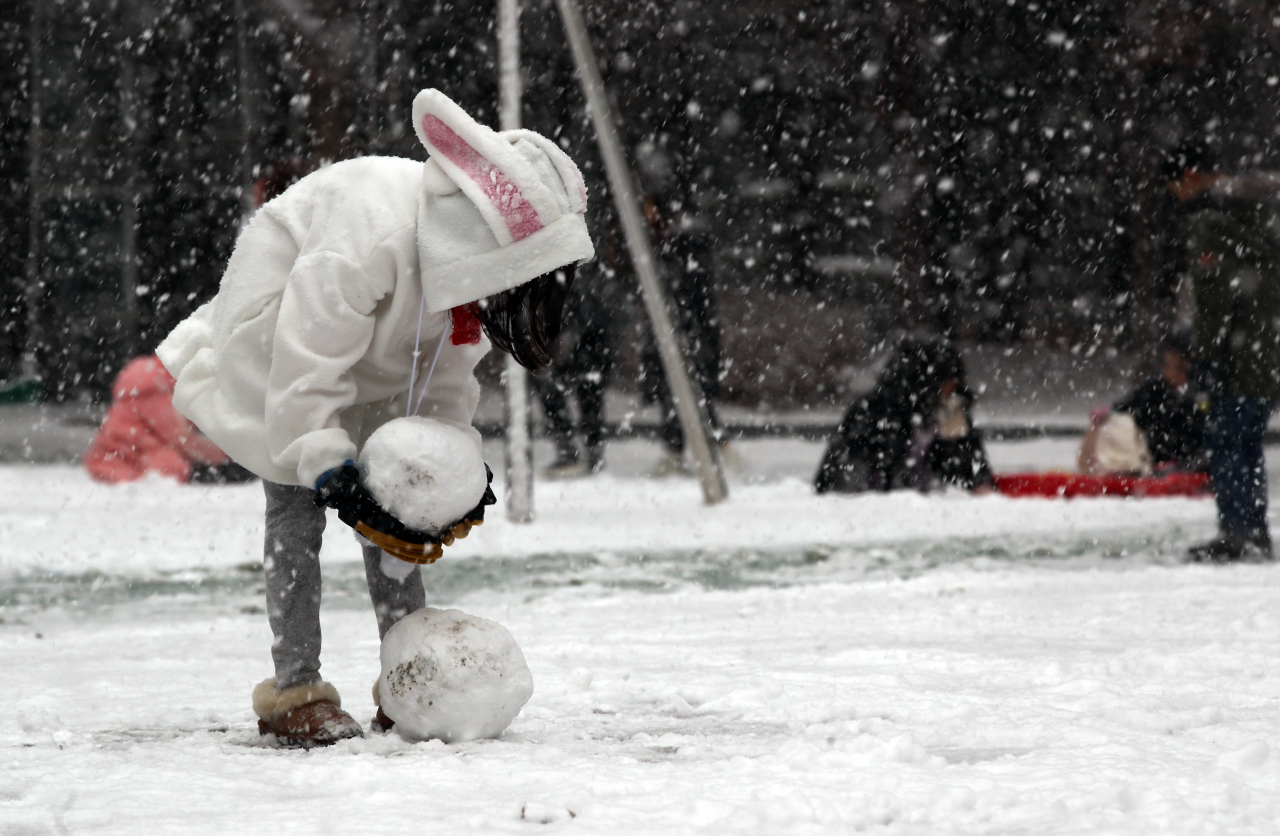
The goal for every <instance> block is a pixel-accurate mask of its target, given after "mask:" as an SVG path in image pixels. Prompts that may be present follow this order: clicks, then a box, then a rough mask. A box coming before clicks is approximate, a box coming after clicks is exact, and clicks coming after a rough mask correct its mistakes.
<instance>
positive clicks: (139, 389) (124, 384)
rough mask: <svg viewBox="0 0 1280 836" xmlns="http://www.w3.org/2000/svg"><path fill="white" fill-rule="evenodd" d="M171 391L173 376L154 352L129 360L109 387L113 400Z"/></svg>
mask: <svg viewBox="0 0 1280 836" xmlns="http://www.w3.org/2000/svg"><path fill="white" fill-rule="evenodd" d="M172 392H173V376H172V375H170V374H169V372H168V371H167V370H166V369H165V367H164V366H163V365H161V363H160V358H158V357H156V356H155V355H154V354H152V355H149V356H146V357H138V358H136V359H134V360H131V361H130V362H129V364H128V365H126V366H125V367H124V369H122V370H121V372H120V374H119V375H117V376H116V379H115V383H114V384H113V385H112V387H111V397H112V398H114V399H115V400H123V399H124V398H144V397H147V396H149V395H168V394H172Z"/></svg>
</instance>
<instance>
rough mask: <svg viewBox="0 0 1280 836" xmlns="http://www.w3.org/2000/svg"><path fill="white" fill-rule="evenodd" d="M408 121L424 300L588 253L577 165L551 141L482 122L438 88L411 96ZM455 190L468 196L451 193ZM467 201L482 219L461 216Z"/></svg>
mask: <svg viewBox="0 0 1280 836" xmlns="http://www.w3.org/2000/svg"><path fill="white" fill-rule="evenodd" d="M413 126H414V129H415V130H416V131H417V133H418V139H419V140H421V141H422V144H423V145H424V146H426V148H427V151H428V152H429V153H430V154H431V159H430V160H429V161H428V162H427V165H426V170H425V172H424V177H423V192H424V198H423V203H422V208H421V210H420V215H421V217H420V218H419V224H418V247H419V252H420V256H421V269H422V284H423V291H424V293H425V295H426V303H427V307H428V309H429V310H432V311H442V310H446V309H448V308H451V307H454V306H455V305H462V304H466V303H467V302H474V301H475V300H477V299H481V298H484V297H485V296H490V295H492V294H494V293H499V292H501V291H503V290H507V289H509V288H512V287H515V286H517V285H521V284H524V283H525V282H527V281H529V280H531V279H534V278H537V277H538V276H540V275H542V274H544V273H548V272H550V271H552V270H556V269H558V268H560V267H564V266H566V265H568V264H573V263H576V262H579V261H584V260H586V259H589V258H591V257H592V256H593V255H594V254H595V248H594V247H593V246H592V245H591V238H590V236H589V235H588V234H587V225H586V221H585V219H584V214H585V212H586V209H587V189H586V185H585V184H584V183H583V180H582V173H581V172H580V171H578V167H577V166H576V165H574V163H573V160H571V159H569V157H568V155H566V154H565V153H564V152H563V151H561V150H560V148H559V147H557V146H556V144H555V143H554V142H552V141H550V140H549V139H547V138H546V137H544V136H542V135H540V134H537V133H534V132H533V131H502V132H497V131H494V130H492V129H491V128H487V127H485V126H484V125H481V124H479V123H478V122H476V121H475V120H474V119H472V118H471V117H470V116H468V115H467V113H466V112H465V111H464V110H463V109H462V108H460V107H458V105H456V104H454V102H453V101H452V100H450V99H449V97H447V96H445V95H444V94H443V93H441V92H440V91H439V90H423V91H422V92H421V93H419V94H418V95H417V97H416V98H415V99H414V100H413ZM442 175H443V176H442ZM458 192H461V195H459V194H458ZM463 196H465V200H466V202H467V203H469V204H470V206H463V205H462V204H461V203H460V202H459V198H461V197H463ZM472 206H473V207H474V211H478V212H479V216H480V219H482V220H483V227H484V228H483V229H476V228H475V226H476V225H475V224H474V223H468V221H473V220H474V214H473V212H472V211H470V210H471V207H472ZM461 209H466V210H468V211H466V212H465V214H466V215H467V216H469V217H460V216H459V215H460V210H461Z"/></svg>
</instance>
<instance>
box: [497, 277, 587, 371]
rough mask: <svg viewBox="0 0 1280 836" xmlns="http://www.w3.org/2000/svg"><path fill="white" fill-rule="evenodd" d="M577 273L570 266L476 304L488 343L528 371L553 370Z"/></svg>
mask: <svg viewBox="0 0 1280 836" xmlns="http://www.w3.org/2000/svg"><path fill="white" fill-rule="evenodd" d="M574 272H575V269H574V265H572V264H570V265H568V266H566V267H561V268H560V269H558V270H552V271H551V272H550V273H543V274H542V275H541V276H539V277H538V278H536V279H533V280H532V281H527V282H525V283H524V284H522V285H517V286H516V287H513V288H511V289H510V290H504V291H502V292H501V293H495V294H494V295H492V296H488V297H485V298H484V299H481V300H480V301H478V302H476V303H475V312H476V316H478V317H479V318H480V324H481V325H483V326H484V332H485V333H486V334H488V335H489V341H490V342H492V343H493V344H494V345H496V346H497V347H498V348H500V349H502V350H503V351H505V352H507V353H508V354H510V355H511V356H512V357H514V358H516V362H517V363H519V364H520V365H522V366H524V367H525V368H526V369H528V370H529V371H532V372H540V371H542V370H544V369H547V368H550V366H551V359H552V352H553V350H554V349H555V345H556V339H557V338H558V337H559V336H560V323H561V320H562V319H563V316H564V300H565V299H566V298H567V297H568V295H569V287H570V285H572V284H573V276H574Z"/></svg>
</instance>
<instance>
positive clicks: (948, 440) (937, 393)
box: [814, 337, 992, 493]
mask: <svg viewBox="0 0 1280 836" xmlns="http://www.w3.org/2000/svg"><path fill="white" fill-rule="evenodd" d="M972 407H973V393H972V392H971V391H970V390H969V387H968V386H967V385H966V384H965V373H964V362H963V360H961V358H960V354H959V353H958V352H957V351H956V350H955V348H953V347H952V346H951V345H950V344H949V343H947V342H945V341H944V340H940V339H933V340H928V339H917V338H910V337H909V338H907V339H904V340H903V341H902V342H901V343H900V344H899V345H898V348H897V349H896V350H895V351H894V353H893V356H892V357H890V358H889V362H888V364H887V365H886V366H885V368H884V370H883V371H882V372H881V373H880V377H879V379H878V380H877V381H876V385H875V387H874V388H873V389H872V390H871V391H870V392H868V393H866V394H864V395H862V396H861V397H859V398H857V399H856V400H854V402H853V405H852V406H850V407H849V410H848V412H846V413H845V415H844V420H842V421H841V422H840V426H839V428H838V429H837V430H836V433H835V435H834V437H832V439H831V441H830V443H829V444H828V445H827V450H826V453H825V454H824V455H823V457H822V464H821V465H820V466H819V468H818V475H817V477H816V478H815V480H814V487H815V488H816V489H817V491H818V493H826V492H828V491H840V492H842V493H858V492H861V491H888V490H893V489H895V488H915V489H917V490H921V491H927V490H930V489H932V488H935V487H938V486H943V485H955V486H958V487H962V488H965V489H967V490H974V489H982V488H990V487H991V485H992V478H991V466H990V464H988V462H987V454H986V451H985V450H984V449H983V447H982V441H981V440H980V439H979V438H978V437H977V435H976V434H975V433H974V432H973V420H972V416H971V410H972Z"/></svg>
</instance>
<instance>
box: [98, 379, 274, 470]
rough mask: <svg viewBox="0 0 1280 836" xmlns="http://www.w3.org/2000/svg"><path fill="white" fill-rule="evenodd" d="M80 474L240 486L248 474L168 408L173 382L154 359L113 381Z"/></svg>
mask: <svg viewBox="0 0 1280 836" xmlns="http://www.w3.org/2000/svg"><path fill="white" fill-rule="evenodd" d="M84 468H85V470H87V471H88V472H89V475H90V476H92V477H93V478H94V479H95V480H96V481H98V482H107V483H116V482H132V481H134V480H135V479H141V478H142V477H143V476H146V475H147V474H148V473H157V474H159V475H161V476H167V477H169V478H172V479H177V480H178V481H179V482H202V483H212V484H219V483H221V484H225V483H231V482H245V481H248V480H250V479H252V478H254V477H253V474H252V473H250V472H249V471H247V470H245V469H244V468H243V467H241V466H240V465H238V464H236V463H235V462H233V461H231V459H230V458H229V457H228V456H227V454H226V453H224V452H222V450H220V449H219V448H218V445H216V444H214V443H213V442H212V441H210V440H209V439H207V438H205V437H204V436H203V435H201V434H200V431H199V430H197V429H196V427H195V425H194V424H192V423H191V422H190V421H188V420H187V419H186V418H184V417H183V416H182V415H181V414H179V412H178V411H177V410H176V409H174V408H173V376H172V375H170V374H169V372H168V371H166V370H165V367H164V366H162V365H161V364H160V360H159V359H158V358H157V357H156V356H155V355H154V354H152V355H149V356H147V357H138V358H136V359H134V360H133V361H131V362H130V363H129V364H128V365H126V366H125V367H124V369H122V370H121V372H120V374H119V375H117V376H116V380H115V383H114V384H113V385H112V387H111V408H110V409H109V410H108V411H107V417H106V419H105V420H104V421H103V422H102V426H101V427H100V428H99V429H98V434H97V435H95V436H94V438H93V442H92V443H91V444H90V445H89V452H88V453H86V454H85V457H84Z"/></svg>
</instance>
